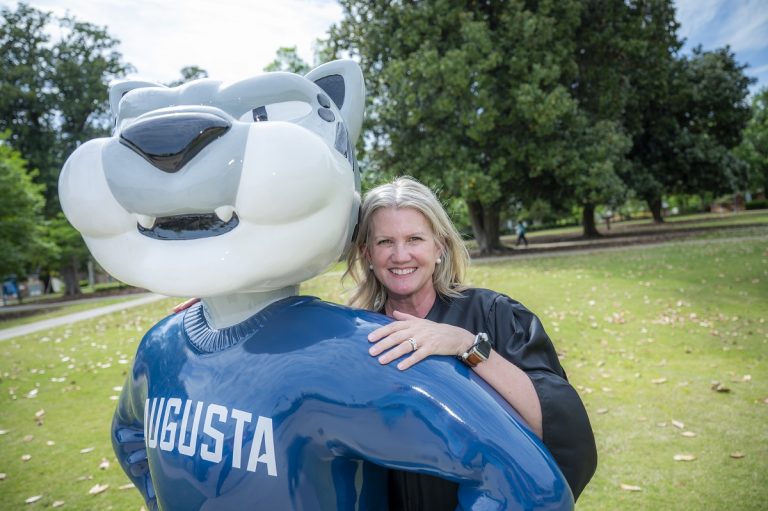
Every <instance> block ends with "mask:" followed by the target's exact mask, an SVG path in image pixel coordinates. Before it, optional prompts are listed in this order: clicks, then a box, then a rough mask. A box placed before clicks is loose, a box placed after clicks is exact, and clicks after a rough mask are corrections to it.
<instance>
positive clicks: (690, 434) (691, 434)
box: [680, 431, 696, 438]
mask: <svg viewBox="0 0 768 511" xmlns="http://www.w3.org/2000/svg"><path fill="white" fill-rule="evenodd" d="M680 434H681V435H683V436H684V437H686V438H694V437H695V436H696V433H694V432H693V431H683V432H682V433H680Z"/></svg>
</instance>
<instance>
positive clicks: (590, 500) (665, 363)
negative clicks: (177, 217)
mask: <svg viewBox="0 0 768 511" xmlns="http://www.w3.org/2000/svg"><path fill="white" fill-rule="evenodd" d="M342 269H343V268H342V267H340V266H339V267H335V268H334V269H333V271H331V272H329V273H327V274H325V275H322V276H320V277H317V278H316V279H313V280H312V281H310V282H309V283H307V284H306V285H305V286H303V292H304V293H305V294H314V295H317V296H320V297H322V298H325V299H329V300H332V301H344V295H343V293H342V291H341V288H340V286H339V278H340V272H341V270H342ZM470 278H471V282H472V284H474V285H477V286H484V287H491V288H493V289H496V290H499V291H503V292H506V293H508V294H510V295H511V296H513V297H514V298H517V299H518V300H520V301H521V302H523V303H524V304H526V305H527V306H528V307H529V308H530V309H532V310H533V311H534V312H536V313H537V314H538V315H539V316H540V317H541V319H542V321H543V322H544V324H545V326H546V328H547V330H548V332H549V333H550V335H551V336H552V338H553V340H554V341H555V343H556V346H557V348H558V351H559V353H560V354H561V356H562V362H563V364H564V366H565V368H566V370H567V371H568V374H569V377H570V379H571V382H572V383H573V384H574V385H575V386H576V387H577V388H578V389H579V391H580V393H581V395H582V398H583V400H584V402H585V404H586V406H587V409H588V410H589V412H590V417H591V420H592V424H593V427H594V430H595V435H596V437H597V443H598V452H599V457H600V461H599V467H598V470H597V473H596V475H595V477H594V479H593V481H592V483H591V484H590V485H589V486H588V487H587V489H586V490H585V492H584V494H583V495H582V497H581V499H580V500H579V505H578V508H579V509H580V510H603V509H604V510H614V509H633V510H635V509H641V510H642V509H648V510H657V509H662V510H678V509H679V510H689V509H696V510H702V509H706V510H708V509H712V510H720V509H745V510H752V509H754V510H758V509H764V507H765V502H766V501H768V427H767V426H766V425H767V424H768V367H767V361H766V355H768V324H766V320H767V319H768V317H767V316H768V314H766V311H768V242H767V241H766V240H765V239H744V240H742V241H740V242H738V243H734V242H728V241H724V240H710V241H708V242H697V243H673V244H667V245H656V246H652V247H645V246H638V247H631V248H628V249H626V250H619V251H610V252H593V253H589V254H581V255H579V254H575V255H573V254H572V255H568V256H567V257H541V258H527V259H522V258H518V259H514V258H512V259H508V260H505V261H499V262H489V263H482V264H475V265H474V266H473V268H472V270H471V273H470ZM177 301H178V300H174V299H169V300H165V301H162V302H157V303H154V304H151V305H147V306H143V307H138V308H135V309H130V310H128V311H124V312H122V313H117V314H112V315H109V316H104V317H101V318H97V319H94V320H90V321H86V322H82V323H78V324H76V325H73V326H69V327H63V328H58V329H54V330H51V331H47V332H42V333H39V334H34V335H30V336H26V337H19V338H15V339H11V340H8V341H1V342H0V355H2V356H0V377H1V378H2V380H1V381H0V430H2V435H0V473H3V474H4V476H3V479H2V480H1V481H0V502H2V503H3V506H2V507H3V508H7V509H18V508H22V507H24V508H27V506H25V504H24V502H25V500H26V499H28V498H30V497H33V496H41V498H40V500H38V501H37V502H35V503H33V504H30V505H29V506H28V508H29V509H34V508H44V507H50V506H51V505H52V504H53V503H54V502H55V501H63V502H64V505H63V508H64V509H77V510H88V509H99V510H102V509H115V510H124V509H128V510H138V509H139V508H140V506H141V500H140V498H139V496H138V492H136V490H134V489H130V488H129V489H121V487H123V485H125V484H126V483H127V482H128V480H127V478H126V477H125V476H124V475H123V474H122V472H121V470H120V468H119V466H118V465H117V463H116V461H115V458H114V455H113V453H112V449H111V445H110V442H109V425H110V421H111V416H112V412H113V410H114V406H115V399H116V396H117V395H118V393H119V387H121V386H122V384H123V380H124V378H125V375H126V373H127V371H128V369H129V364H130V360H131V357H132V356H133V353H134V351H135V349H136V347H137V344H138V342H139V340H140V338H141V336H142V334H143V332H145V331H146V330H147V329H149V328H150V326H151V325H152V324H153V323H154V322H155V321H157V320H158V319H159V318H160V317H162V316H163V315H164V314H166V313H167V311H168V310H169V309H170V307H171V306H172V305H174V304H175V303H176V302H177ZM713 382H719V387H717V385H715V384H714V383H713ZM713 385H715V387H716V388H719V389H720V392H718V391H716V390H713ZM726 389H727V390H728V391H727V392H725V390H726ZM38 423H40V424H38ZM681 454H682V455H689V456H692V457H693V458H694V459H692V460H691V461H675V460H674V457H675V456H676V455H681ZM24 455H29V456H31V458H30V459H29V460H28V461H23V460H22V457H23V456H24ZM105 462H106V463H105ZM106 464H108V466H107V467H106V468H102V467H104V466H105V465H106ZM96 485H108V488H107V489H106V490H104V491H103V492H101V493H98V494H96V495H90V494H89V490H91V489H92V488H94V487H96ZM622 485H625V486H624V488H635V489H639V491H630V490H628V489H622ZM100 487H103V486H100Z"/></svg>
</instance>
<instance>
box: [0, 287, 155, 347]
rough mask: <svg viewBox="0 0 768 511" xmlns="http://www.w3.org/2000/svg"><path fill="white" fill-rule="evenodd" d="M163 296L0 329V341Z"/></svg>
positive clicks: (140, 303)
mask: <svg viewBox="0 0 768 511" xmlns="http://www.w3.org/2000/svg"><path fill="white" fill-rule="evenodd" d="M163 298H166V297H165V296H163V295H158V294H154V293H149V294H144V295H141V296H140V297H139V298H136V299H135V300H128V301H125V302H120V303H115V304H112V305H106V306H104V307H99V308H97V309H91V310H87V311H83V312H75V313H73V314H68V315H66V316H60V317H58V318H51V319H44V320H42V321H37V322H35V323H29V324H28V325H21V326H16V327H12V328H6V329H4V330H0V341H5V340H7V339H11V338H13V337H18V336H20V335H27V334H32V333H35V332H39V331H40V330H46V329H49V328H54V327H57V326H62V325H69V324H71V323H76V322H78V321H83V320H84V319H91V318H95V317H97V316H102V315H104V314H109V313H111V312H116V311H119V310H123V309H129V308H131V307H138V306H139V305H144V304H147V303H152V302H156V301H158V300H162V299H163Z"/></svg>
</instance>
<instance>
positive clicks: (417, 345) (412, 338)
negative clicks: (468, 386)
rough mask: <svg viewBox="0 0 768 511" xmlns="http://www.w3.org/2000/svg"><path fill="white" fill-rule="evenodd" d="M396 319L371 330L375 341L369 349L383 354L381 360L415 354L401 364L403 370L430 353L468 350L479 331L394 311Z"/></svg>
mask: <svg viewBox="0 0 768 511" xmlns="http://www.w3.org/2000/svg"><path fill="white" fill-rule="evenodd" d="M392 317H393V318H394V319H395V321H393V322H392V323H390V324H388V325H384V326H383V327H381V328H377V329H376V330H374V331H373V332H371V333H370V334H368V341H369V342H372V343H376V344H374V345H373V346H372V347H371V348H370V349H369V350H368V353H370V354H371V356H374V357H375V356H379V355H381V356H379V362H380V363H381V364H389V363H390V362H392V361H393V360H396V359H398V358H400V357H402V356H403V355H407V354H409V353H410V354H411V355H410V356H408V357H406V358H405V359H403V360H401V361H400V363H399V364H397V368H398V369H400V370H401V371H403V370H405V369H408V368H409V367H411V366H412V365H414V364H417V363H419V362H421V361H422V360H424V359H425V358H427V357H428V356H430V355H450V356H456V355H459V354H461V353H464V352H466V351H467V350H468V349H469V348H470V347H471V346H472V343H473V342H474V340H475V335H474V334H473V333H471V332H469V331H467V330H464V329H463V328H459V327H456V326H453V325H446V324H443V323H435V322H434V321H429V320H428V319H422V318H418V317H416V316H411V315H410V314H405V313H402V312H398V311H394V312H393V314H392Z"/></svg>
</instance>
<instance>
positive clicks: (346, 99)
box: [306, 60, 365, 144]
mask: <svg viewBox="0 0 768 511" xmlns="http://www.w3.org/2000/svg"><path fill="white" fill-rule="evenodd" d="M306 77H307V78H308V79H309V80H311V81H313V82H315V83H316V84H317V85H318V86H319V87H320V88H321V89H323V90H324V91H325V93H326V94H328V96H329V97H330V98H331V99H332V100H333V102H334V103H336V106H337V107H338V108H339V111H341V116H342V117H343V118H344V122H345V123H346V125H347V132H348V133H349V136H350V138H351V140H352V142H353V144H354V142H355V141H356V140H357V137H358V136H359V135H360V130H361V129H362V127H363V114H364V112H365V82H364V81H363V72H362V71H361V70H360V66H359V65H357V62H355V61H353V60H334V61H332V62H328V63H325V64H323V65H321V66H319V67H316V68H315V69H313V70H312V71H310V72H309V73H307V75H306Z"/></svg>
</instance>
